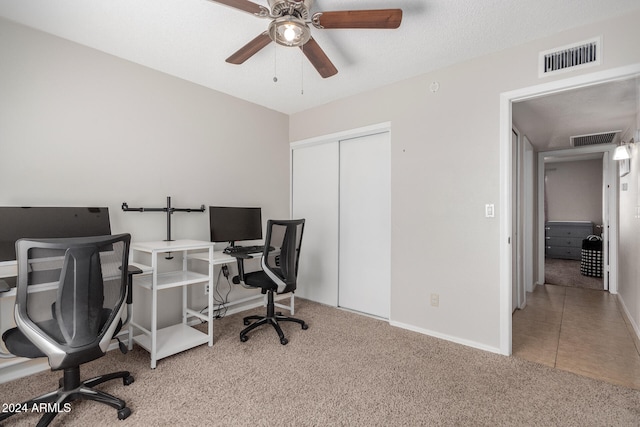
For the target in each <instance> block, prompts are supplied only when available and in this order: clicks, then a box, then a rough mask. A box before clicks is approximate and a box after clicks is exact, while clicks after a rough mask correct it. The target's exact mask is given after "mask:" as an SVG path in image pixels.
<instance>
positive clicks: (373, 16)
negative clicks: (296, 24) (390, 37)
mask: <svg viewBox="0 0 640 427" xmlns="http://www.w3.org/2000/svg"><path fill="white" fill-rule="evenodd" d="M400 22H402V9H377V10H345V11H336V12H317V13H314V14H313V17H312V23H313V25H314V26H315V27H316V28H320V29H322V28H326V29H332V28H389V29H393V28H398V27H399V26H400Z"/></svg>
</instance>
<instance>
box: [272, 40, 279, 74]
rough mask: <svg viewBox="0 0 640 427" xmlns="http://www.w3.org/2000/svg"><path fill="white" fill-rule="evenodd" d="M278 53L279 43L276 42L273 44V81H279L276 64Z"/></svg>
mask: <svg viewBox="0 0 640 427" xmlns="http://www.w3.org/2000/svg"><path fill="white" fill-rule="evenodd" d="M277 53H278V44H277V43H274V44H273V82H274V83H277V82H278V67H277V66H276V62H277V61H276V58H277V56H278V55H277Z"/></svg>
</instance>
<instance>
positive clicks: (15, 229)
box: [0, 206, 111, 262]
mask: <svg viewBox="0 0 640 427" xmlns="http://www.w3.org/2000/svg"><path fill="white" fill-rule="evenodd" d="M109 234H111V225H110V223H109V208H92V207H17V206H0V262H3V261H15V260H16V250H15V245H16V241H17V240H18V239H22V238H25V237H29V238H44V239H52V238H59V237H88V236H106V235H109Z"/></svg>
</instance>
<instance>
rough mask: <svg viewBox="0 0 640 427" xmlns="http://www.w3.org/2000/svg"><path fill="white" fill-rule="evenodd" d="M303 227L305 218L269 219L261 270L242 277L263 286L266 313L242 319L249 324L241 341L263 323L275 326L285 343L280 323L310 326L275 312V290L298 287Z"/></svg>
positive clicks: (246, 280) (286, 341)
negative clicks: (265, 295)
mask: <svg viewBox="0 0 640 427" xmlns="http://www.w3.org/2000/svg"><path fill="white" fill-rule="evenodd" d="M303 231H304V219H292V220H272V219H270V220H269V221H267V236H266V239H265V249H264V252H263V254H262V270H260V271H255V272H252V273H243V274H242V281H243V282H244V283H245V284H246V285H248V286H252V287H255V288H261V289H262V292H263V293H266V294H267V314H266V316H255V315H254V316H246V317H245V318H244V319H243V320H244V324H245V325H248V326H247V327H246V328H244V329H243V330H242V332H240V340H241V341H243V342H244V341H247V340H248V339H249V337H248V336H247V333H248V332H250V331H252V330H253V329H255V328H257V327H258V326H261V325H264V324H270V325H272V326H273V327H274V329H275V330H276V332H277V333H278V336H279V337H280V343H281V344H283V345H285V344H287V343H288V342H289V340H288V339H287V338H285V336H284V333H283V331H282V328H281V327H280V324H279V323H281V322H296V323H299V324H300V325H301V326H302V329H307V328H308V325H307V324H306V323H305V322H304V321H303V320H300V319H296V318H294V317H288V316H283V315H282V313H276V312H275V303H274V293H278V294H282V293H288V292H293V291H295V289H296V287H297V277H298V262H299V260H300V247H301V245H302V234H303ZM240 270H241V271H242V269H240ZM252 322H253V323H252Z"/></svg>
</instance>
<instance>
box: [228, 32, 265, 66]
mask: <svg viewBox="0 0 640 427" xmlns="http://www.w3.org/2000/svg"><path fill="white" fill-rule="evenodd" d="M269 43H271V37H269V33H267V32H266V31H265V32H264V33H262V34H260V35H259V36H258V37H256V38H255V39H253V40H251V41H250V42H249V43H247V44H246V45H244V46H242V47H241V48H240V49H239V50H238V51H237V52H236V53H234V54H233V55H231V56H230V57H228V58H227V59H226V61H227V62H228V63H230V64H236V65H240V64H242V63H243V62H244V61H246V60H247V59H249V58H251V57H252V56H253V55H255V54H256V53H258V52H259V51H260V49H262V48H263V47H265V46H266V45H268V44H269Z"/></svg>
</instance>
